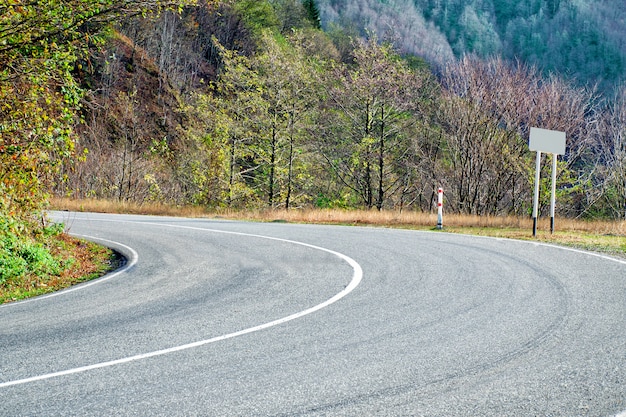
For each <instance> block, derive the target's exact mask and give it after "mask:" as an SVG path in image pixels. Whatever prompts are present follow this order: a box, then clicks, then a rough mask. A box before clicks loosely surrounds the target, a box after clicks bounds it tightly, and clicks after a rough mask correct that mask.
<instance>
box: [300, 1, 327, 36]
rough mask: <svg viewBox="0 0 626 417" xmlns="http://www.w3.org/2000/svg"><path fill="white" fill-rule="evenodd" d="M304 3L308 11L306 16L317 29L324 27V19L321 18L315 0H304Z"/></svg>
mask: <svg viewBox="0 0 626 417" xmlns="http://www.w3.org/2000/svg"><path fill="white" fill-rule="evenodd" d="M302 5H303V6H304V10H305V11H306V16H307V18H308V19H309V21H310V22H311V24H312V25H313V27H314V28H316V29H321V28H322V21H321V19H320V10H319V8H318V7H317V3H316V1H315V0H302Z"/></svg>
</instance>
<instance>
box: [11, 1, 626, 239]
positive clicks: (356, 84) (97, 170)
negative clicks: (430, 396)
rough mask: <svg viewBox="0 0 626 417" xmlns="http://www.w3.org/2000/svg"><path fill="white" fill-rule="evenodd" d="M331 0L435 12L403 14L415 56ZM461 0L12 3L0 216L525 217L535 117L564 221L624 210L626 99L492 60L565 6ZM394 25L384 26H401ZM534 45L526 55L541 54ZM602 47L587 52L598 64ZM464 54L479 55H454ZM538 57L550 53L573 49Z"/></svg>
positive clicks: (574, 32) (621, 214) (394, 37)
mask: <svg viewBox="0 0 626 417" xmlns="http://www.w3.org/2000/svg"><path fill="white" fill-rule="evenodd" d="M339 3H341V4H343V6H342V7H343V14H344V15H346V16H347V15H348V14H349V12H350V10H351V9H350V7H354V8H355V9H358V10H360V12H361V13H365V11H367V10H372V11H376V10H382V8H383V5H385V7H391V6H394V5H395V7H396V8H398V9H397V10H398V11H399V12H402V13H403V14H404V15H406V16H413V15H411V13H412V12H411V13H410V11H412V10H415V11H419V10H428V11H429V13H427V14H424V13H421V14H415V15H414V17H415V20H414V25H416V26H415V27H417V26H420V27H421V28H422V29H424V30H425V31H426V32H424V33H428V34H429V35H428V36H424V37H423V39H422V40H420V39H413V40H411V41H410V42H412V43H413V44H414V45H417V46H416V47H415V48H414V49H413V51H414V52H413V53H409V52H408V50H407V47H406V46H407V45H408V44H407V42H408V41H407V40H406V39H405V38H399V37H398V35H402V33H398V32H397V33H395V34H389V33H387V34H385V33H379V34H378V35H377V34H376V33H374V32H369V31H368V32H363V33H361V32H360V31H359V29H358V28H355V26H354V25H350V24H345V25H339V24H336V23H335V24H332V23H331V22H330V20H327V21H325V20H324V19H325V17H324V16H328V15H329V13H331V11H333V10H335V11H336V10H338V9H339V6H337V4H339ZM405 3H406V5H405ZM409 3H410V4H409ZM430 3H433V4H430ZM457 3H458V4H457ZM462 3H463V7H461V6H460V4H461V3H459V2H452V1H449V2H446V1H438V2H429V1H426V0H422V1H417V0H416V1H415V2H408V1H407V2H404V3H402V2H401V1H397V2H393V1H391V0H390V1H388V2H374V1H371V2H369V3H368V2H366V1H363V2H358V5H357V2H354V4H355V5H354V6H350V5H351V4H352V3H351V2H349V1H348V2H333V1H321V0H320V1H319V2H318V1H313V0H310V1H309V0H305V1H302V0H238V1H235V0H221V1H211V2H207V1H199V2H195V1H194V2H183V1H169V2H165V1H158V0H154V1H144V2H113V1H109V0H100V1H98V2H91V3H89V4H85V3H84V2H81V1H75V2H73V1H72V2H67V4H66V5H65V6H63V7H62V6H60V5H58V4H57V3H55V2H48V1H38V2H33V3H29V4H26V5H23V4H21V3H20V2H17V1H10V2H9V3H8V5H4V6H0V14H1V16H2V21H1V22H0V23H1V24H0V106H1V108H0V160H1V162H2V165H1V168H0V169H1V172H0V177H1V178H2V181H1V182H0V195H1V200H0V213H1V215H2V218H3V225H2V227H3V228H4V229H5V230H9V229H10V228H13V229H15V226H9V225H11V224H14V223H11V222H13V221H18V223H19V224H22V223H20V222H25V223H24V224H26V223H28V222H31V224H32V219H33V213H35V214H36V213H39V212H40V210H41V209H43V208H44V207H45V202H46V201H47V198H48V196H49V195H50V194H51V193H52V194H56V195H62V196H69V197H73V198H91V197H93V198H105V199H117V200H122V201H126V200H128V201H134V202H139V203H141V202H147V201H162V202H167V203H171V204H176V205H183V204H193V205H202V206H206V207H208V208H215V209H218V208H224V207H231V208H274V209H296V208H302V207H320V208H329V207H332V208H366V209H378V210H386V209H395V210H418V211H430V210H432V209H433V206H434V199H435V190H436V189H437V188H438V187H440V186H441V187H443V188H444V189H445V190H446V208H447V210H449V211H452V212H459V213H469V214H478V215H485V214H489V215H500V214H512V215H522V216H526V215H528V214H529V210H530V205H531V196H530V194H531V189H532V180H533V178H532V171H533V169H534V164H533V154H532V153H531V152H529V150H528V145H527V142H528V134H529V129H530V127H531V126H537V127H543V128H547V129H556V130H562V131H565V132H566V134H567V154H566V155H564V157H562V158H560V160H559V173H558V201H559V206H558V209H559V210H560V215H566V216H571V217H582V218H593V217H603V218H615V219H623V218H624V217H625V216H626V144H625V143H624V139H623V134H624V132H626V93H625V91H624V90H623V89H620V88H617V87H616V88H615V89H614V91H615V93H611V94H604V92H602V93H600V92H599V91H598V90H596V89H594V88H592V87H590V86H587V85H581V84H580V83H579V82H577V81H572V80H571V79H567V78H564V77H563V76H559V75H558V74H554V73H549V72H545V71H543V69H542V68H539V67H538V66H534V65H531V64H528V63H525V62H524V61H521V60H516V61H510V60H507V59H505V58H506V57H504V58H503V57H500V56H498V54H497V53H496V52H497V51H504V50H508V49H510V48H509V46H511V45H509V44H507V42H508V41H507V39H506V38H504V37H502V35H501V34H502V33H509V30H510V24H511V22H517V23H520V22H521V20H520V19H523V18H521V17H520V16H522V15H525V16H527V17H526V18H524V19H531V17H532V16H534V15H535V14H536V13H539V14H541V13H546V14H548V15H549V16H550V19H552V20H555V19H561V20H560V21H562V22H565V20H563V19H565V18H564V17H562V16H565V15H566V14H567V13H566V11H567V10H570V12H571V13H570V14H569V15H568V16H570V17H571V18H573V17H572V16H574V17H575V16H578V15H576V13H574V12H573V11H572V10H574V9H572V7H574V6H572V5H571V4H570V3H566V2H564V1H562V2H558V1H557V2H554V1H552V2H550V1H545V0H537V1H535V2H533V4H534V6H533V8H531V9H529V10H526V11H524V10H521V8H522V6H521V4H522V3H524V2H522V3H513V2H507V1H500V2H495V1H493V2H492V1H486V0H485V1H483V2H482V3H480V2H462ZM474 3H476V4H474ZM478 3H480V4H481V5H482V6H481V8H479V7H478V6H479V5H478ZM496 3H497V4H496ZM508 3H510V4H511V5H513V4H515V5H516V6H515V7H513V6H511V5H509V6H510V7H508V8H506V7H505V4H508ZM544 3H545V4H544ZM579 3H580V4H582V3H584V2H578V3H576V6H575V8H579V7H580V5H579ZM366 4H367V5H369V6H371V9H367V8H366V7H363V6H364V5H366ZM454 4H457V5H456V6H454ZM524 4H525V3H524ZM603 4H604V3H603ZM400 6H403V7H404V6H406V7H407V8H406V9H399V8H400ZM409 6H410V7H409ZM376 7H378V9H376ZM528 7H530V6H528ZM568 7H569V9H568ZM537 8H538V9H537ZM470 9H473V10H474V12H475V13H474V14H476V16H478V17H479V18H480V16H481V13H483V14H484V15H485V16H487V15H489V16H492V15H493V16H496V17H497V19H496V20H493V22H495V23H490V25H491V26H490V27H491V29H490V32H489V31H488V32H489V34H493V36H491V35H489V36H487V35H484V34H477V35H476V40H475V41H472V42H470V37H471V36H473V35H471V33H473V32H471V31H470V30H469V28H466V29H468V30H464V29H463V30H461V27H460V26H458V27H456V26H455V25H458V24H461V23H462V22H465V21H466V20H467V19H465V18H462V17H461V15H462V14H463V13H470V11H468V10H470ZM478 10H481V12H480V13H479V12H478ZM564 10H566V11H564ZM576 10H578V9H576ZM603 10H604V8H603V7H596V8H595V10H594V15H597V16H602V15H603V13H604V14H605V11H603ZM459 13H461V14H459ZM470 14H471V13H470ZM615 14H616V15H618V14H619V13H615ZM377 16H378V18H379V19H380V20H381V21H383V20H384V19H391V17H389V15H387V14H384V13H382V11H381V12H380V14H378V15H377ZM455 16H456V17H455ZM598 18H600V17H598ZM464 19H465V20H464ZM485 19H486V18H485ZM531 20H532V19H531ZM479 21H480V19H479ZM445 22H448V23H449V24H448V26H446V25H445V24H444V23H445ZM485 22H487V20H485ZM489 22H491V20H489ZM395 23H396V22H395V21H393V20H390V21H387V23H385V24H386V25H387V26H389V27H393V28H395V29H396V30H398V29H399V28H402V27H403V26H402V25H401V24H395ZM517 23H515V25H514V26H515V27H517V28H521V27H522V25H521V24H517ZM562 24H563V25H565V23H562ZM485 25H486V23H485ZM485 27H486V26H485ZM507 27H509V29H507ZM564 27H565V26H564ZM596 27H597V25H589V30H592V28H596ZM434 28H437V29H436V31H435V30H434ZM431 29H432V30H431ZM483 29H484V28H483ZM483 29H481V30H483ZM420 30H421V29H420ZM484 30H486V29H484ZM567 30H569V31H570V32H571V36H566V35H565V34H563V35H562V36H561V37H562V40H563V42H565V40H569V41H572V42H579V41H576V40H575V39H576V37H577V36H579V35H580V34H581V31H580V30H577V29H576V28H574V27H568V29H567ZM593 30H596V29H593ZM418 32H419V31H418ZM452 32H455V33H456V38H454V39H456V41H454V42H449V39H452V38H451V37H450V33H452ZM570 32H568V33H570ZM433 33H434V34H433ZM362 35H365V36H362ZM470 35H471V36H470ZM490 36H491V37H490ZM538 36H539V35H538ZM514 38H515V39H516V41H517V42H521V40H522V36H521V35H520V36H515V37H514ZM511 39H513V38H511ZM607 39H608V38H607ZM611 39H612V40H611V42H615V43H616V44H617V38H611ZM479 40H480V42H479ZM536 41H537V45H536V48H535V50H536V54H539V52H541V51H543V49H541V48H540V46H541V47H543V48H548V49H549V47H550V45H551V44H550V43H549V42H547V40H545V39H543V38H540V37H538V38H537V39H536ZM420 42H422V43H420ZM579 43H580V42H579ZM490 44H493V45H495V46H493V47H491V46H488V45H490ZM609 44H610V43H609ZM609 44H605V43H602V42H600V43H598V44H597V45H598V48H600V49H598V52H597V53H598V54H601V55H602V56H609V57H611V56H612V55H611V54H612V53H613V52H611V53H609V52H610V51H609V52H607V51H608V50H605V49H602V48H605V47H606V48H608V46H606V45H609ZM446 45H447V46H446ZM462 45H463V46H462ZM468 45H469V46H468ZM481 45H482V46H481ZM603 45H604V46H603ZM520 47H521V46H520ZM468 48H469V50H470V51H474V52H480V54H477V55H464V56H462V57H460V58H458V59H457V58H454V56H455V54H457V55H458V52H459V51H460V50H461V49H468ZM524 48H527V49H524V50H525V51H530V50H531V49H532V48H531V47H530V46H528V45H526V46H524ZM546 50H547V49H546ZM428 51H430V52H428ZM433 51H439V52H433ZM616 51H617V49H616ZM418 52H419V54H418ZM437 53H439V54H440V55H441V56H445V57H446V60H445V62H446V64H445V65H440V64H438V62H436V61H435V60H433V59H432V57H433V54H435V55H436V54H437ZM542 53H543V52H542ZM545 53H548V52H545ZM550 54H551V57H552V58H553V59H552V60H553V62H554V63H555V64H556V63H557V62H558V61H559V60H560V59H569V58H566V57H563V56H561V55H558V54H556V53H555V52H554V50H551V52H550ZM615 54H617V55H615V56H618V55H619V54H618V52H615ZM503 55H506V54H503ZM537 56H539V55H537ZM616 59H617V58H616ZM531 62H532V60H531ZM603 62H605V61H603ZM616 62H621V61H620V60H617V61H616ZM591 64H592V63H588V65H591ZM596 64H597V65H608V66H611V65H612V64H610V63H606V64H604V63H596ZM616 65H617V64H616ZM619 65H621V63H620V64H619ZM616 68H621V67H616ZM582 70H584V69H581V71H582ZM584 71H586V70H584ZM611 71H613V70H611ZM615 71H617V69H615ZM606 74H609V73H606ZM607 77H608V76H607ZM607 79H608V78H607ZM544 165H545V167H544V168H545V169H546V172H547V171H548V170H549V161H548V160H547V159H545V160H544ZM547 177H548V176H547V175H544V178H547ZM542 186H543V187H544V188H546V187H548V184H547V183H545V184H542ZM547 194H548V193H542V196H543V197H542V198H544V199H545V198H547ZM546 203H547V201H545V200H543V201H542V210H544V211H545V209H546V205H547V204H546ZM15 219H18V220H15ZM20 227H22V226H20ZM24 227H25V226H24ZM13 229H11V230H13Z"/></svg>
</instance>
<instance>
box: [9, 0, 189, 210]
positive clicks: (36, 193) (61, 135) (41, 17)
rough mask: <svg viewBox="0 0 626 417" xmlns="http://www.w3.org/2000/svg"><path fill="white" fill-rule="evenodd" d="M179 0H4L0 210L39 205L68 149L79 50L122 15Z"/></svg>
mask: <svg viewBox="0 0 626 417" xmlns="http://www.w3.org/2000/svg"><path fill="white" fill-rule="evenodd" d="M184 4H185V0H178V1H177V0H171V1H170V0H163V1H161V0H145V1H120V2H118V1H113V0H97V1H91V2H86V1H81V0H70V1H64V2H56V1H48V0H39V1H34V2H26V3H24V2H19V1H15V0H9V1H8V3H6V2H5V4H3V5H2V6H0V103H2V108H0V162H1V164H0V177H2V178H3V182H2V185H1V186H0V187H2V190H1V191H2V194H3V200H4V203H3V204H2V209H3V213H2V214H3V215H6V214H7V213H8V214H12V215H21V216H26V217H28V216H29V215H30V214H32V213H33V212H35V211H37V210H38V209H40V208H41V207H42V204H43V203H44V202H45V200H46V193H45V190H44V187H42V181H43V180H46V178H48V177H49V176H50V174H51V173H53V172H54V170H55V169H56V167H57V166H58V164H57V162H58V160H59V158H62V157H68V156H70V155H71V153H72V152H73V149H74V140H75V137H74V135H73V126H74V125H75V123H76V121H77V113H76V112H77V110H78V109H79V107H80V102H81V89H80V88H79V86H78V84H77V83H76V81H75V79H74V77H73V73H74V71H82V70H83V69H84V68H83V66H84V65H88V62H87V61H81V58H84V57H85V51H86V48H87V47H88V46H89V44H90V43H91V42H93V40H94V39H97V35H98V34H99V33H100V30H101V29H102V28H103V27H104V26H106V25H107V24H109V23H110V22H112V21H114V20H115V19H117V18H119V17H121V16H132V15H139V14H141V13H148V14H149V13H153V12H154V13H158V12H159V11H161V10H163V9H165V8H176V9H178V8H180V7H182V6H183V5H184Z"/></svg>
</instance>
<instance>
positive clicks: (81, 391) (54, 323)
mask: <svg viewBox="0 0 626 417" xmlns="http://www.w3.org/2000/svg"><path fill="white" fill-rule="evenodd" d="M53 217H54V218H55V219H57V220H59V221H63V222H65V223H66V225H67V226H68V227H69V229H70V232H71V233H73V234H77V235H86V236H89V237H90V238H91V239H94V240H99V241H102V239H106V243H107V244H108V245H110V246H113V247H115V248H116V249H117V250H119V251H120V252H122V253H123V254H124V255H125V256H127V258H128V262H127V266H126V268H125V269H123V270H122V271H121V272H118V273H117V274H115V275H109V276H107V277H104V278H102V279H99V280H95V281H91V282H90V283H87V284H86V285H80V286H77V287H74V288H72V289H71V290H69V291H62V292H59V293H55V294H54V296H48V297H39V298H35V299H32V300H28V301H25V302H18V303H13V304H8V305H4V306H0V416H113V415H115V416H299V415H303V416H368V415H374V416H422V415H423V416H579V415H580V416H587V415H589V416H615V415H619V414H620V413H623V412H624V411H625V410H626V262H625V261H624V260H618V259H612V258H610V257H605V256H599V255H594V254H590V253H585V252H580V251H573V250H567V249H563V248H557V247H553V246H546V245H540V244H537V243H533V242H519V241H512V240H501V239H490V238H478V237H471V236H462V235H453V234H448V233H441V232H418V231H406V230H392V229H384V228H362V227H335V226H315V225H294V224H282V223H265V224H261V223H246V222H232V221H224V220H206V219H203V220H200V219H180V218H163V217H148V216H129V215H104V214H85V213H54V214H53Z"/></svg>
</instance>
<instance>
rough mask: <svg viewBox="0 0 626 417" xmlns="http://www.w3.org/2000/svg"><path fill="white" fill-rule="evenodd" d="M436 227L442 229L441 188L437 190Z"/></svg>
mask: <svg viewBox="0 0 626 417" xmlns="http://www.w3.org/2000/svg"><path fill="white" fill-rule="evenodd" d="M437 229H439V230H441V229H443V188H441V187H440V188H439V189H438V190H437Z"/></svg>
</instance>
